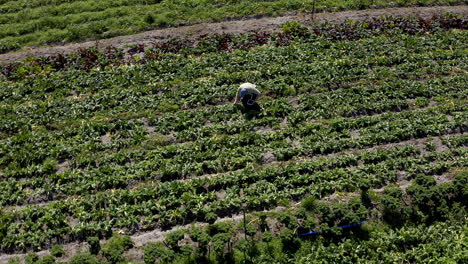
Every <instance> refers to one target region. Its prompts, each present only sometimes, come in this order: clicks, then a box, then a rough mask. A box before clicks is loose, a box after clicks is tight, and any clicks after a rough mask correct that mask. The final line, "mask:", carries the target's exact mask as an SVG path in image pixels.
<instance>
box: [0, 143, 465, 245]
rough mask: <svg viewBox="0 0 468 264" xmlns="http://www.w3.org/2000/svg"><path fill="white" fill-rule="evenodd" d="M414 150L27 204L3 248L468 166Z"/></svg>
mask: <svg viewBox="0 0 468 264" xmlns="http://www.w3.org/2000/svg"><path fill="white" fill-rule="evenodd" d="M393 151H394V152H393ZM415 153H417V151H416V150H415V149H414V148H411V147H403V148H396V149H395V150H392V151H387V152H383V153H382V151H373V152H371V153H365V154H363V155H362V157H363V158H362V159H365V160H366V161H365V164H362V165H359V164H357V162H358V160H359V159H358V158H357V157H356V156H354V155H345V156H338V157H336V158H326V159H324V160H323V159H322V160H320V159H319V160H315V161H311V162H303V163H293V164H291V165H288V166H279V167H269V168H266V169H263V170H254V169H253V168H246V169H244V170H242V171H239V172H235V173H229V174H226V175H223V176H222V177H214V178H203V179H193V180H189V181H187V182H167V183H156V184H151V183H147V184H145V185H143V186H140V187H138V188H136V189H132V190H128V189H124V190H111V191H107V192H104V193H97V194H95V195H84V196H82V198H73V199H67V200H66V201H58V202H52V203H51V204H49V205H47V206H44V207H38V206H32V207H26V208H24V209H21V210H19V211H16V212H12V213H5V214H4V217H3V219H2V220H3V223H2V226H3V227H4V229H3V230H2V232H4V233H3V234H4V239H3V244H2V249H3V250H4V251H9V250H14V249H16V250H18V249H26V248H30V247H34V248H37V247H39V246H41V245H45V244H48V243H49V242H48V241H51V240H50V239H52V242H53V241H58V242H60V241H70V240H75V239H84V238H86V237H88V236H93V235H97V236H107V235H109V234H110V232H111V230H112V228H114V229H115V228H117V229H124V230H128V231H130V232H134V231H136V230H147V229H152V228H155V227H160V228H164V227H169V226H173V225H176V224H183V223H187V222H191V221H193V220H196V219H198V220H200V221H213V220H215V219H216V218H217V217H218V216H224V215H230V214H233V213H236V212H239V210H240V209H241V203H242V201H244V202H245V204H246V206H247V208H248V209H249V210H259V209H267V208H271V207H274V206H277V205H278V204H280V203H281V201H284V200H291V199H293V200H294V199H298V198H300V197H302V196H303V195H304V194H306V193H310V194H312V195H313V196H315V197H318V198H320V197H323V196H325V195H327V194H331V193H333V192H336V191H347V192H352V191H356V190H357V189H359V188H360V187H361V186H368V187H371V188H379V187H381V186H382V185H384V184H385V183H387V182H395V181H396V180H397V174H398V172H399V171H407V172H408V173H409V175H410V176H409V177H414V176H412V175H418V174H420V173H425V174H440V173H444V172H447V171H448V170H450V169H451V168H456V167H463V166H467V165H468V164H467V160H466V157H467V155H466V148H464V147H462V148H456V149H453V150H452V151H444V152H440V153H437V152H433V153H428V154H425V155H424V156H422V157H411V156H412V155H414V154H415ZM353 164H354V166H353V167H349V168H346V167H348V166H350V165H353ZM330 166H331V167H330ZM340 167H341V168H340ZM320 168H322V170H323V171H320ZM241 188H242V189H243V192H241V191H240V189H241ZM220 191H221V192H225V195H224V197H219V196H218V193H219V192H220ZM69 219H76V220H75V221H77V222H78V225H76V226H70V223H69V222H68V221H69ZM44 228H45V229H44ZM18 230H22V231H23V232H18ZM56 239H58V240H56Z"/></svg>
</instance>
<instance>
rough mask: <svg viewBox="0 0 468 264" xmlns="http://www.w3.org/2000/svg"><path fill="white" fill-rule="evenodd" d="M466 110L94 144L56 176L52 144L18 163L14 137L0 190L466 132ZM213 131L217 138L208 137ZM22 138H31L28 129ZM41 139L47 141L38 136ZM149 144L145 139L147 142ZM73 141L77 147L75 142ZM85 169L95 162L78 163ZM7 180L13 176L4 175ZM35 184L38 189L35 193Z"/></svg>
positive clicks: (42, 190) (103, 182) (164, 173)
mask: <svg viewBox="0 0 468 264" xmlns="http://www.w3.org/2000/svg"><path fill="white" fill-rule="evenodd" d="M465 110H466V109H465V107H464V106H463V105H461V104H460V105H458V107H447V106H445V105H444V106H443V107H441V106H439V107H432V108H428V109H427V110H416V111H404V112H400V113H389V114H382V115H376V116H372V117H369V116H365V117H360V118H357V119H354V118H341V119H340V118H338V119H335V120H332V121H331V122H330V123H329V124H328V125H324V124H310V123H308V122H307V121H306V122H304V123H299V124H297V123H296V124H295V125H294V126H292V127H283V128H282V129H280V130H277V131H274V132H273V133H266V134H258V133H255V132H249V129H247V130H245V131H237V132H238V133H239V134H237V133H235V134H234V135H231V136H228V135H224V136H221V135H223V134H224V133H217V132H215V133H213V134H205V135H198V136H199V137H198V139H197V140H196V141H194V142H189V143H187V144H184V145H169V146H165V147H159V148H156V149H155V150H151V151H148V152H141V153H140V154H139V155H140V157H139V158H138V159H136V158H130V157H128V156H127V157H126V153H125V152H118V153H115V154H112V155H111V157H114V158H113V159H109V156H107V157H106V156H102V154H99V153H97V152H95V151H96V150H97V149H96V150H91V151H88V152H85V155H86V153H89V155H88V156H83V154H78V156H77V157H75V159H74V160H73V161H71V162H70V164H69V165H70V166H71V167H72V168H78V169H77V170H74V171H68V172H64V173H60V174H57V175H55V176H53V175H51V174H52V173H54V171H55V170H56V169H57V164H54V163H53V161H52V163H51V160H50V157H51V156H52V153H51V150H52V149H53V148H52V146H50V145H44V146H43V153H44V154H40V153H41V152H40V149H34V148H33V147H32V148H31V149H30V150H29V151H31V153H32V154H31V155H33V156H34V157H37V158H39V157H40V156H38V155H42V156H43V157H44V158H47V157H48V158H49V159H46V160H45V162H44V163H43V164H42V165H41V166H38V165H33V166H29V167H25V168H21V166H22V165H21V164H22V163H21V161H20V160H17V156H15V155H19V154H21V156H19V157H24V152H26V151H27V149H28V147H27V146H35V145H34V144H32V145H31V144H28V145H25V144H18V143H20V142H18V141H16V142H15V143H16V144H17V145H16V146H12V145H9V146H8V145H7V146H8V149H9V150H10V154H9V155H5V157H4V158H3V160H4V161H5V162H7V163H8V164H9V166H10V168H9V169H7V170H5V171H4V173H3V175H2V178H4V179H5V181H4V182H5V183H6V185H4V187H3V188H2V191H1V193H2V194H4V195H2V197H4V200H2V202H3V203H6V204H11V203H21V199H25V198H26V197H27V196H30V197H31V196H47V197H48V198H47V199H56V198H57V197H62V196H63V195H65V197H66V196H67V195H74V194H85V193H88V192H93V191H102V190H106V189H111V188H126V187H127V186H128V184H129V182H130V180H136V181H140V180H149V179H159V180H161V181H171V180H175V179H183V178H186V177H194V176H201V175H204V174H212V173H223V172H227V171H232V170H237V169H241V168H244V167H245V166H247V164H248V163H261V162H262V154H263V153H266V152H268V151H270V152H271V153H273V154H274V156H275V158H276V159H279V160H289V159H291V158H293V157H297V156H313V155H317V154H326V153H333V152H340V151H343V150H347V149H353V148H365V147H371V146H376V145H380V144H385V143H392V142H399V141H403V140H407V139H412V138H421V137H425V136H435V135H442V134H444V133H447V132H451V131H454V130H456V129H460V130H461V131H465V130H466V118H464V116H466V111H465ZM460 111H464V112H460ZM447 115H451V116H453V118H454V121H453V122H450V121H449V120H448V118H447ZM464 120H465V121H464ZM277 121H279V120H277ZM349 129H355V130H356V131H357V132H358V133H359V134H360V136H359V137H357V138H352V137H351V135H350V134H349V132H348V130H349ZM140 131H141V130H140ZM91 134H92V133H91ZM217 134H218V135H220V136H217V137H213V135H217ZM99 135H100V133H98V134H95V136H97V137H98V138H99ZM64 136H65V137H67V136H69V135H66V134H65V135H64ZM286 138H289V139H290V141H292V140H298V141H299V142H301V144H302V146H294V145H292V144H291V143H290V141H287V140H285V139H286ZM24 139H27V140H30V138H29V137H28V136H27V135H26V136H25V137H24ZM53 139H54V140H55V141H54V142H62V141H61V140H60V139H58V138H56V137H55V136H54V137H53ZM38 140H39V142H41V141H42V143H45V142H44V140H43V139H42V138H40V137H39V138H38ZM69 143H70V146H73V145H76V142H74V141H69ZM147 143H148V142H143V143H142V144H143V146H145V144H147ZM62 144H63V143H62ZM76 146H77V148H78V149H81V146H80V145H76ZM61 147H62V150H63V149H65V150H66V149H67V148H66V146H63V145H62V146H61ZM99 156H101V157H99ZM15 157H16V158H15ZM103 157H104V158H103ZM8 158H10V159H8ZM106 159H107V162H106ZM116 160H117V161H118V163H120V164H119V165H117V164H115V161H116ZM109 161H111V163H109ZM15 164H16V166H15ZM85 167H92V168H93V167H98V168H96V169H84V170H82V169H79V168H85ZM23 177H28V178H29V180H24V179H21V178H23ZM8 178H11V179H10V180H7V179H8ZM17 179H21V180H20V181H18V180H17ZM36 190H38V191H39V193H38V194H37V193H36V192H37V191H36ZM23 201H25V200H23Z"/></svg>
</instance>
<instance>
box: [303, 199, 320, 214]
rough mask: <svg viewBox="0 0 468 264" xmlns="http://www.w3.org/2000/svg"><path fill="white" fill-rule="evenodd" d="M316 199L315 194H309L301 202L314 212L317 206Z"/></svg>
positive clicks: (305, 207)
mask: <svg viewBox="0 0 468 264" xmlns="http://www.w3.org/2000/svg"><path fill="white" fill-rule="evenodd" d="M315 201H316V199H315V198H314V197H313V196H309V197H307V198H304V199H303V200H302V202H301V205H302V207H303V208H304V209H306V210H307V211H309V212H313V211H314V210H315V208H316V202H315Z"/></svg>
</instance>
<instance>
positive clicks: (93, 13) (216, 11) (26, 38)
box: [0, 0, 464, 53]
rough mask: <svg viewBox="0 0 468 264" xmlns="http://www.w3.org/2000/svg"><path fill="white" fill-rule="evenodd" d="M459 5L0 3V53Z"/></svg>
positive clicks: (364, 1)
mask: <svg viewBox="0 0 468 264" xmlns="http://www.w3.org/2000/svg"><path fill="white" fill-rule="evenodd" d="M463 3H464V1H460V0H442V1H434V0H405V1H400V0H398V1H387V0H347V1H344V0H332V1H316V0H273V1H272V0H255V1H252V0H242V1H239V0H184V1H180V0H177V1H174V0H118V1H117V0H114V1H108V0H101V1H93V0H1V1H0V53H5V52H9V51H12V50H16V49H21V48H23V47H25V46H29V47H30V46H37V45H45V44H63V43H65V42H71V41H82V40H90V39H102V38H110V37H115V36H121V35H128V34H134V33H137V32H142V31H145V30H149V29H152V28H162V27H167V26H177V25H185V24H195V23H200V22H203V21H204V22H207V21H208V22H210V21H221V20H227V19H233V18H244V17H246V16H265V15H267V16H278V15H281V14H284V13H286V12H288V11H290V12H291V11H302V12H305V11H307V12H310V11H314V12H315V11H339V10H345V9H347V10H349V9H352V10H356V9H365V8H369V7H373V8H377V7H387V6H391V7H395V6H432V5H457V4H463Z"/></svg>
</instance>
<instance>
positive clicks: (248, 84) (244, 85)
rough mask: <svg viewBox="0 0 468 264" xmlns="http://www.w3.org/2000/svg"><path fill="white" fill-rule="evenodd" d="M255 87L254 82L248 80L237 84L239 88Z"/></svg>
mask: <svg viewBox="0 0 468 264" xmlns="http://www.w3.org/2000/svg"><path fill="white" fill-rule="evenodd" d="M255 87H257V86H256V85H255V84H253V83H249V82H246V83H243V84H241V85H240V86H239V88H245V89H249V88H255Z"/></svg>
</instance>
